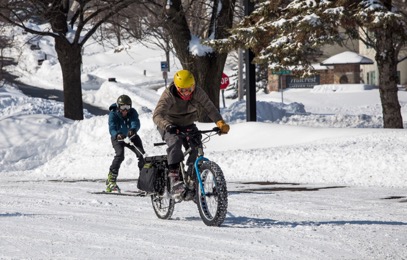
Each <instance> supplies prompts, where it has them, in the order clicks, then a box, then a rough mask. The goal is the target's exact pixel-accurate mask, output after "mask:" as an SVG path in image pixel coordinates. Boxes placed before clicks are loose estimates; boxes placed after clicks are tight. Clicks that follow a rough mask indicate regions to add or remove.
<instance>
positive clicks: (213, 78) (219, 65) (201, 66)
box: [190, 53, 227, 122]
mask: <svg viewBox="0 0 407 260" xmlns="http://www.w3.org/2000/svg"><path fill="white" fill-rule="evenodd" d="M226 57H227V54H215V53H212V54H211V55H206V56H203V57H196V58H195V59H194V62H193V64H192V66H191V68H190V69H191V70H192V71H194V74H195V77H196V79H197V82H198V86H199V87H201V88H202V89H203V90H205V92H206V94H208V96H209V99H210V100H211V101H212V102H213V104H215V106H216V107H217V108H218V109H219V94H220V83H221V79H222V72H223V67H224V65H225V61H226ZM198 112H199V122H212V120H211V119H210V118H208V116H207V114H208V113H206V112H205V111H202V110H198Z"/></svg>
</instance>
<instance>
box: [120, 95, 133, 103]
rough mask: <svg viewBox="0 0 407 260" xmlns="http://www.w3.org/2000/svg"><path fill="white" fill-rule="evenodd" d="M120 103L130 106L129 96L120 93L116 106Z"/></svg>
mask: <svg viewBox="0 0 407 260" xmlns="http://www.w3.org/2000/svg"><path fill="white" fill-rule="evenodd" d="M120 105H130V106H131V98H130V97H129V96H127V95H121V96H120V97H118V98H117V106H120Z"/></svg>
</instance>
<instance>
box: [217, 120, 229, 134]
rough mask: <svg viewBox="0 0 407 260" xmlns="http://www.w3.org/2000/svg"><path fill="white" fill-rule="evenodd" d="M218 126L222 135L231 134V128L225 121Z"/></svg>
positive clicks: (220, 121)
mask: <svg viewBox="0 0 407 260" xmlns="http://www.w3.org/2000/svg"><path fill="white" fill-rule="evenodd" d="M216 126H217V127H219V129H220V133H221V134H227V133H228V132H229V129H230V126H229V125H228V124H226V123H225V121H223V120H219V121H218V122H216Z"/></svg>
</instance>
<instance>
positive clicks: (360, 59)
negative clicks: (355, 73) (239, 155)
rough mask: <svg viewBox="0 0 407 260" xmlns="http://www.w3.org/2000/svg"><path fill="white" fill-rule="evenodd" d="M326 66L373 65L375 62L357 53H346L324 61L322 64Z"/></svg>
mask: <svg viewBox="0 0 407 260" xmlns="http://www.w3.org/2000/svg"><path fill="white" fill-rule="evenodd" d="M320 64H321V65H325V66H332V65H341V64H342V65H344V64H373V61H372V60H371V59H369V58H367V57H365V56H362V55H360V54H358V53H356V52H352V51H345V52H342V53H339V54H336V55H334V56H331V57H330V58H328V59H326V60H324V61H323V62H321V63H320Z"/></svg>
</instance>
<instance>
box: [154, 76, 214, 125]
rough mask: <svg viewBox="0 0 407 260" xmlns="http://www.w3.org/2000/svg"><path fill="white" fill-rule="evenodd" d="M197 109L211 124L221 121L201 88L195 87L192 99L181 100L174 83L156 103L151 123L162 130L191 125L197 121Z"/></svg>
mask: <svg viewBox="0 0 407 260" xmlns="http://www.w3.org/2000/svg"><path fill="white" fill-rule="evenodd" d="M198 107H200V108H203V110H204V112H206V113H207V115H208V117H209V118H210V119H211V120H212V121H213V122H217V121H219V120H222V116H221V115H220V113H219V111H218V109H217V108H216V107H215V105H214V104H213V103H212V101H211V100H210V99H209V97H208V95H207V94H206V93H205V91H204V90H203V89H202V88H200V87H195V90H194V92H192V98H191V99H190V100H183V99H181V98H180V97H179V95H178V92H177V89H176V87H175V85H174V83H171V84H170V86H169V87H168V88H167V89H165V91H164V92H163V93H162V95H161V97H160V100H159V101H158V103H157V106H156V108H155V110H154V114H153V121H154V123H155V124H156V125H157V126H158V127H159V128H161V129H163V130H165V128H166V127H167V126H169V125H176V126H181V127H182V126H188V125H192V124H193V123H194V122H195V121H197V120H198Z"/></svg>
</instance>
